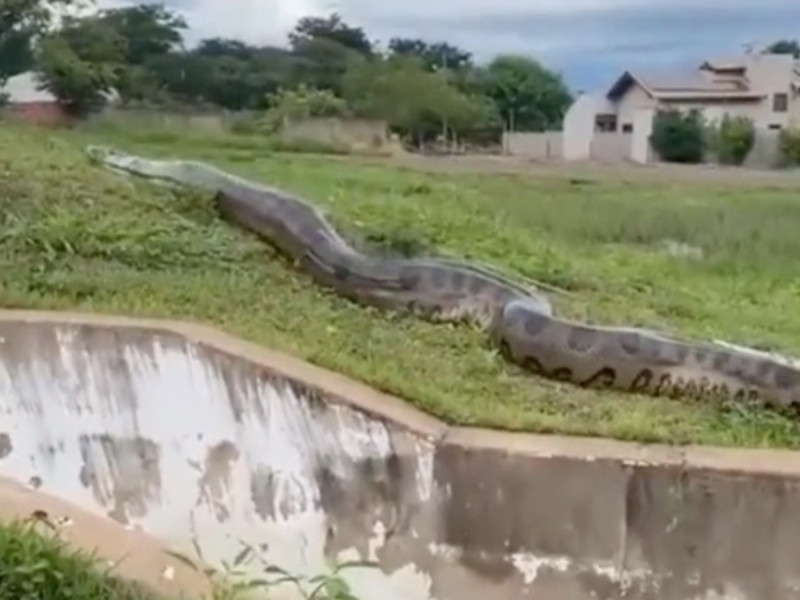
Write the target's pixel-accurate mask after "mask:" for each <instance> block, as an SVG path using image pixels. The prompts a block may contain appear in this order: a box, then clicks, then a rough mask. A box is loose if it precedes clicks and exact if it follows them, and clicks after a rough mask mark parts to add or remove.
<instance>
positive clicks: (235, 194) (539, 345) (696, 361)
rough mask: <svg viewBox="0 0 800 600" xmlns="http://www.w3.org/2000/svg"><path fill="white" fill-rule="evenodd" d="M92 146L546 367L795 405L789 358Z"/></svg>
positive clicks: (270, 191) (299, 252) (272, 238)
mask: <svg viewBox="0 0 800 600" xmlns="http://www.w3.org/2000/svg"><path fill="white" fill-rule="evenodd" d="M87 151H88V153H89V155H90V157H91V158H92V159H93V160H95V161H98V162H100V163H101V164H103V165H105V166H106V167H109V168H112V169H114V170H117V171H122V172H125V173H129V174H133V175H137V176H140V177H145V178H149V179H154V180H160V181H166V182H172V183H176V184H179V185H184V186H190V187H196V188H201V189H206V190H210V191H212V192H214V193H215V202H216V205H217V208H218V210H219V211H220V212H221V213H222V214H223V215H224V216H225V217H226V218H228V219H230V220H232V221H234V222H235V223H236V224H238V225H239V226H240V227H242V228H244V229H246V230H249V231H251V232H253V233H255V234H257V235H259V236H260V237H262V238H264V239H265V240H267V241H268V242H269V243H271V244H272V245H274V246H275V247H276V248H277V249H278V250H279V251H280V252H282V253H283V254H285V255H286V256H287V257H289V258H290V259H292V260H293V261H294V262H295V264H297V265H298V266H299V267H300V269H301V270H303V271H305V272H307V273H308V274H309V275H310V276H311V278H312V279H313V280H314V281H316V282H317V283H319V284H322V285H325V286H328V287H329V288H331V289H333V290H334V291H335V292H336V293H338V294H340V295H342V296H344V297H347V298H349V299H351V300H354V301H356V302H360V303H363V304H367V305H371V306H375V307H378V308H381V309H388V310H410V311H412V312H413V313H415V314H418V315H420V316H422V317H424V318H427V319H429V320H432V321H458V320H471V321H473V322H476V323H478V324H480V325H482V326H483V327H484V328H485V329H486V330H487V331H488V334H489V337H490V339H491V340H492V341H493V342H494V343H495V344H496V345H497V346H498V347H499V348H500V350H501V352H502V353H503V355H504V356H505V357H506V358H508V359H509V360H510V361H512V362H514V363H516V364H518V365H521V366H522V367H523V368H526V369H528V370H530V371H533V372H535V373H537V374H540V375H542V376H544V377H548V378H552V379H558V380H562V381H567V382H571V383H573V384H576V385H580V386H585V387H604V388H614V389H617V390H623V391H629V392H639V393H646V394H650V395H662V394H664V395H671V396H686V397H693V398H703V397H710V396H714V397H720V396H721V397H723V398H732V399H735V400H742V401H745V400H747V401H751V400H758V401H761V402H764V403H766V404H769V405H772V406H776V407H779V408H793V409H794V408H796V407H797V406H799V405H800V369H798V368H797V365H793V364H789V363H788V362H787V361H784V360H780V359H778V358H775V357H771V356H769V355H767V354H763V353H759V352H758V351H755V350H750V349H746V348H739V347H736V346H733V345H722V344H702V343H694V342H689V341H685V340H681V339H679V338H675V337H672V336H669V335H664V334H659V333H656V332H652V331H648V330H644V329H638V328H628V327H603V326H597V325H588V324H584V323H577V322H572V321H568V320H566V319H562V318H559V317H557V316H555V315H554V314H553V309H552V306H551V304H550V302H549V300H548V299H547V298H546V297H545V296H544V295H543V294H542V293H541V292H539V291H538V290H536V289H531V288H530V287H528V286H523V285H521V284H518V283H516V282H514V281H513V280H512V279H510V278H509V277H507V276H505V275H504V274H503V273H501V272H500V271H498V270H495V269H493V268H489V267H483V266H479V265H477V264H472V263H467V262H463V261H459V260H453V259H446V258H438V257H435V258H393V257H383V256H381V257H378V256H370V255H367V254H364V253H361V252H359V251H357V250H356V249H354V247H353V246H351V245H350V244H349V243H348V242H347V241H346V240H345V239H344V238H343V237H342V236H341V235H340V234H339V233H338V232H337V231H336V229H335V228H334V227H333V226H332V225H331V223H330V222H329V221H328V220H327V218H326V217H325V215H324V214H323V212H322V211H321V210H320V209H319V208H317V207H315V206H314V205H312V204H310V203H308V202H306V201H305V200H303V199H302V198H299V197H297V196H295V195H292V194H289V193H286V192H284V191H282V190H278V189H275V188H272V187H268V186H264V185H260V184H257V183H254V182H251V181H248V180H246V179H243V178H240V177H237V176H235V175H232V174H229V173H226V172H224V171H222V170H220V169H217V168H216V167H213V166H210V165H207V164H205V163H201V162H196V161H181V160H150V159H146V158H143V157H138V156H134V155H130V154H124V153H120V152H116V151H113V150H110V149H107V148H102V147H96V146H91V147H89V148H88V149H87Z"/></svg>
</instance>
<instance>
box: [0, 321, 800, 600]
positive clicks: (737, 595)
mask: <svg viewBox="0 0 800 600" xmlns="http://www.w3.org/2000/svg"><path fill="white" fill-rule="evenodd" d="M0 338H3V340H2V343H0V392H2V391H3V390H4V389H6V390H8V394H7V395H9V398H0V415H3V414H5V415H6V417H5V420H6V421H8V420H9V419H10V421H8V422H10V423H12V424H16V425H14V428H13V429H12V430H6V431H7V435H8V438H9V450H8V451H7V452H6V453H5V454H4V453H3V452H0V471H3V472H7V473H10V474H11V475H12V476H13V477H15V478H16V479H18V480H22V481H24V480H25V479H26V477H27V476H29V473H30V472H31V471H30V469H31V468H32V467H29V466H28V462H27V457H26V456H25V453H30V457H31V461H32V462H31V464H34V463H35V464H36V465H37V466H36V467H35V468H36V469H39V471H40V472H42V473H44V475H43V476H42V479H43V481H44V482H45V484H46V486H47V485H50V486H51V487H50V488H48V489H50V491H51V493H58V494H59V495H64V496H66V497H67V499H68V500H70V501H73V502H76V503H77V504H80V505H82V506H84V505H86V506H88V507H89V508H90V510H92V511H94V512H96V513H100V514H103V513H105V514H108V515H109V516H111V517H112V518H115V519H117V520H120V521H122V522H128V523H136V524H140V525H141V526H142V527H143V528H144V529H145V530H146V531H148V532H150V533H152V534H153V535H156V536H158V537H162V538H168V539H173V540H179V541H180V542H181V543H184V546H186V545H187V544H188V541H189V540H194V541H196V540H198V539H199V540H205V541H206V542H207V545H208V547H212V548H214V549H216V551H217V553H218V557H219V556H221V557H226V556H227V557H228V558H230V556H231V555H232V554H234V553H235V552H238V548H234V547H233V546H232V545H231V544H230V543H229V542H230V540H229V539H228V537H226V536H228V534H229V533H231V532H233V533H235V534H236V535H239V536H242V537H248V536H250V538H249V539H250V540H251V542H253V543H256V540H258V539H261V540H262V541H263V540H264V539H268V540H273V541H272V542H271V544H272V545H274V546H275V548H274V552H275V556H279V557H290V556H297V557H299V558H297V561H298V562H297V563H296V565H295V567H296V568H301V569H305V568H307V569H308V570H309V571H310V572H311V571H314V570H315V569H317V566H316V565H317V564H318V563H320V561H322V558H323V556H324V557H336V558H340V559H341V558H345V559H351V558H369V559H372V560H375V561H377V562H378V563H379V564H380V566H381V574H380V576H368V575H363V576H362V575H354V576H353V579H352V582H351V583H353V585H354V586H355V588H356V592H357V595H359V597H360V598H363V600H373V599H375V600H378V599H380V600H394V599H396V600H418V599H419V600H431V599H435V600H451V599H452V600H479V599H481V600H482V599H483V598H487V597H491V598H494V599H498V600H503V599H508V600H512V599H513V600H518V599H525V598H536V599H537V600H538V599H542V598H543V599H546V600H548V599H551V598H552V599H554V600H555V599H557V600H572V599H575V600H589V599H593V600H596V599H609V600H611V599H614V600H616V599H622V598H625V599H637V600H650V599H656V598H657V599H658V600H700V599H702V600H712V599H713V600H723V599H730V600H742V599H747V600H750V599H752V600H764V599H766V598H769V599H770V600H773V599H774V600H783V599H792V600H795V599H800V555H798V553H797V552H796V549H795V546H796V540H797V539H800V511H798V507H800V453H797V452H791V451H779V450H778V451H776V450H754V449H725V448H710V447H698V446H695V447H669V446H664V445H644V444H632V443H625V442H618V441H613V440H604V439H592V438H572V437H564V436H543V435H533V434H522V433H507V432H500V431H492V430H484V429H475V428H464V427H448V426H446V425H445V424H444V423H442V422H440V421H438V420H437V419H434V418H432V417H430V416H429V415H426V414H424V413H422V412H421V411H419V410H417V409H415V408H413V407H411V406H410V405H408V404H407V403H405V402H403V401H402V400H399V399H398V398H395V397H393V396H390V395H388V394H383V393H380V392H377V391H375V390H374V389H371V388H369V387H368V386H365V385H363V384H360V383H358V382H355V381H353V380H350V379H349V378H347V377H344V376H342V375H339V374H335V373H331V372H329V371H326V370H325V369H321V368H319V367H315V366H312V365H310V364H308V363H305V362H304V361H300V360H297V359H295V358H292V357H290V356H286V355H284V354H281V353H277V352H273V351H270V350H266V349H264V348H261V347H259V346H257V345H255V344H251V343H247V342H244V341H241V340H238V339H235V338H233V337H231V336H228V335H226V334H224V333H221V332H220V331H218V330H216V329H213V328H209V327H205V326H201V325H195V324H190V323H184V322H174V321H162V320H141V319H130V318H125V317H114V316H99V315H87V314H74V313H70V314H67V313H60V312H32V311H0ZM40 355H42V357H41V358H39V356H40ZM44 355H47V356H44ZM76 369H77V370H78V371H81V370H83V371H87V373H79V376H77V375H76V377H78V379H76V380H75V381H67V382H59V381H60V379H63V378H65V377H67V376H68V375H69V373H71V372H73V371H75V370H76ZM4 373H5V375H4ZM48 374H49V376H50V377H51V379H52V380H53V381H52V382H51V383H49V384H47V385H49V386H50V387H47V386H46V385H45V384H44V383H42V384H41V385H39V384H33V383H31V382H32V381H34V379H35V377H34V376H36V377H42V376H45V375H48ZM4 378H5V379H4ZM67 378H68V377H67ZM137 378H138V379H137ZM126 382H127V383H126ZM159 382H161V383H159ZM164 382H166V383H164ZM4 385H6V387H5V388H4V387H3V386H4ZM121 385H129V386H130V389H129V390H126V391H124V393H123V392H119V393H117V392H114V389H117V388H115V387H114V386H121ZM26 386H28V387H26ZM76 390H83V391H82V392H80V393H79V391H76ZM87 390H89V391H87ZM15 395H16V396H15ZM81 395H82V396H81ZM77 396H81V398H76V397H77ZM84 396H85V398H83V397H84ZM106 396H108V398H106ZM52 411H61V412H59V413H58V415H60V416H59V417H58V418H56V417H55V416H54V415H53V414H48V412H52ZM154 411H155V412H154ZM15 419H16V420H15ZM48 419H49V421H48ZM4 427H6V425H4V418H3V417H2V416H0V434H3V432H4ZM29 430H30V431H29ZM112 430H113V431H112ZM195 431H196V432H197V433H196V436H195V434H194V432H195ZM101 434H102V435H101ZM54 437H59V441H58V442H57V443H56V441H48V440H52V438H54ZM195 438H196V439H195ZM58 444H62V445H63V446H64V450H61V449H59V448H56V446H58ZM11 448H13V451H12V450H11ZM70 461H71V462H70ZM187 465H188V466H187ZM65 470H66V471H68V472H69V473H67V474H66V475H65V474H64V471H65ZM39 471H37V473H38V472H39ZM78 473H79V474H80V476H78ZM79 480H80V481H79ZM46 486H45V487H46ZM43 489H44V488H43ZM297 538H300V539H302V540H304V541H303V544H305V546H303V548H304V549H302V550H301V551H300V550H297V548H296V542H295V540H296V539H297ZM309 549H312V550H309ZM315 552H316V553H318V554H314V553H315ZM311 555H314V556H315V557H316V558H313V559H312V558H309V556H311ZM286 560H290V559H289V558H286ZM314 561H316V562H314ZM312 562H314V565H311V563H312ZM309 565H311V566H309ZM281 566H285V567H287V568H290V569H292V565H285V564H284V565H281Z"/></svg>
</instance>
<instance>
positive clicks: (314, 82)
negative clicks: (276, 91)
mask: <svg viewBox="0 0 800 600" xmlns="http://www.w3.org/2000/svg"><path fill="white" fill-rule="evenodd" d="M293 54H294V56H295V62H294V64H293V66H292V75H291V82H292V83H293V84H294V85H299V84H301V83H306V84H308V85H310V86H311V87H314V88H318V89H324V90H330V91H332V92H333V93H335V94H337V95H341V93H342V77H344V74H345V72H346V71H347V69H348V68H349V67H350V65H351V64H353V63H356V62H358V61H361V60H364V57H363V56H362V55H361V54H359V53H358V52H356V51H355V50H353V49H351V48H350V47H348V46H345V45H343V44H340V43H339V42H337V41H336V40H333V39H330V38H327V37H318V38H315V37H312V38H308V39H303V40H299V41H297V42H296V43H295V44H294V52H293Z"/></svg>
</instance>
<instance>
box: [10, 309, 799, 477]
mask: <svg viewBox="0 0 800 600" xmlns="http://www.w3.org/2000/svg"><path fill="white" fill-rule="evenodd" d="M14 322H23V323H24V322H27V323H50V324H73V325H90V326H92V325H93V326H102V327H113V328H137V329H143V330H151V331H168V332H171V333H174V334H176V335H179V336H182V337H184V338H186V339H187V340H193V341H195V342H198V343H202V344H205V345H208V346H212V347H214V348H216V349H218V350H220V351H222V352H225V353H228V354H231V355H234V356H238V357H241V358H244V359H246V360H249V361H253V362H256V363H259V364H261V365H263V366H264V367H266V368H268V369H270V370H271V371H273V372H275V373H277V374H280V375H282V376H284V377H287V378H290V379H296V380H301V381H303V382H305V383H306V384H308V385H310V386H313V387H315V388H317V389H318V390H319V391H320V392H322V393H324V394H325V396H326V398H327V399H328V400H330V401H335V402H342V403H346V404H349V405H351V406H352V407H353V408H356V409H359V410H362V411H364V412H366V413H368V414H370V415H374V416H376V417H378V418H381V419H387V420H390V421H393V422H394V423H396V424H397V425H399V426H401V427H404V428H406V429H408V430H409V431H412V432H413V433H416V434H418V435H421V436H424V437H426V438H429V439H432V440H445V439H446V441H447V443H449V444H455V445H460V446H465V447H473V448H476V449H478V448H482V449H491V448H494V449H502V450H506V451H510V452H515V453H523V454H531V455H536V456H543V457H556V456H562V457H567V458H576V459H582V460H598V459H606V460H616V461H620V462H624V463H630V464H648V465H664V466H667V465H669V466H683V467H684V468H701V469H713V470H719V471H733V472H739V473H754V474H763V475H767V474H773V475H780V476H800V452H798V451H790V450H769V449H753V448H720V447H713V446H667V445H664V444H640V443H632V442H621V441H617V440H610V439H605V438H592V437H577V436H564V435H539V434H532V433H517V432H506V431H498V430H493V429H482V428H475V427H456V426H449V425H447V424H446V423H443V422H442V421H440V420H439V419H437V418H435V417H433V416H431V415H429V414H427V413H425V412H423V411H421V410H419V409H417V408H416V407H414V406H412V405H411V404H409V403H408V402H406V401H405V400H402V399H400V398H398V397H396V396H392V395H389V394H385V393H383V392H380V391H378V390H376V389H374V388H372V387H370V386H368V385H365V384H363V383H361V382H359V381H356V380H354V379H351V378H349V377H347V376H345V375H342V374H340V373H336V372H334V371H329V370H327V369H324V368H322V367H318V366H316V365H313V364H311V363H308V362H306V361H304V360H300V359H298V358H296V357H294V356H291V355H289V354H285V353H282V352H277V351H275V350H270V349H267V348H265V347H263V346H259V345H258V344H255V343H252V342H248V341H246V340H243V339H241V338H237V337H234V336H232V335H229V334H227V333H225V332H224V331H222V330H220V329H217V328H215V327H210V326H207V325H202V324H199V323H193V322H189V321H176V320H170V319H142V318H132V317H125V316H118V315H108V314H99V313H76V312H60V311H28V310H3V309H0V324H2V323H14Z"/></svg>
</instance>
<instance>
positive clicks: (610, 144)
mask: <svg viewBox="0 0 800 600" xmlns="http://www.w3.org/2000/svg"><path fill="white" fill-rule="evenodd" d="M632 140H633V136H632V134H630V133H616V132H601V131H597V132H595V133H594V135H593V136H592V141H591V145H590V157H591V158H592V160H596V161H598V162H620V161H623V160H628V159H629V158H630V157H631V144H632Z"/></svg>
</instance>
